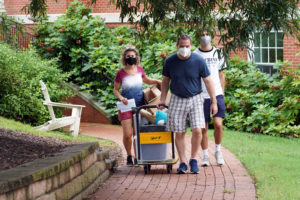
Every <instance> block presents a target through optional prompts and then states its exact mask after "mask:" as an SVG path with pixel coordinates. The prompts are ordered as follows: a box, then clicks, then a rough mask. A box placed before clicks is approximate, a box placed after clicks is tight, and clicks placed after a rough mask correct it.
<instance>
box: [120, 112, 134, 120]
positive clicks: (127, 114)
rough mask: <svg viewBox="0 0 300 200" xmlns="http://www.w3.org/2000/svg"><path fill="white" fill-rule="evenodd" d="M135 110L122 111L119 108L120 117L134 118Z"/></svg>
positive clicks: (123, 118) (121, 118)
mask: <svg viewBox="0 0 300 200" xmlns="http://www.w3.org/2000/svg"><path fill="white" fill-rule="evenodd" d="M133 114H134V111H127V112H121V111H120V110H118V117H119V120H120V121H122V120H126V119H132V118H133Z"/></svg>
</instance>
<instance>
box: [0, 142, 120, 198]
mask: <svg viewBox="0 0 300 200" xmlns="http://www.w3.org/2000/svg"><path fill="white" fill-rule="evenodd" d="M98 147H99V144H98V143H85V144H76V145H73V146H71V147H68V148H65V149H64V150H63V152H60V153H57V154H55V156H53V157H48V158H46V159H37V160H35V161H33V162H29V163H26V164H23V165H20V166H18V167H16V168H12V169H9V170H4V171H1V172H0V200H27V199H37V200H62V199H64V200H65V199H75V200H80V199H83V198H84V197H86V196H87V195H88V194H90V193H92V192H94V191H95V190H96V189H97V187H98V186H99V185H100V184H101V183H102V182H103V181H105V180H106V179H107V178H108V177H109V175H110V173H111V171H112V170H113V167H114V166H115V165H116V161H115V160H109V154H108V151H105V152H98V151H97V150H96V149H97V148H98Z"/></svg>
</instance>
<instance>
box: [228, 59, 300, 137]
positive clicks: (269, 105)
mask: <svg viewBox="0 0 300 200" xmlns="http://www.w3.org/2000/svg"><path fill="white" fill-rule="evenodd" d="M275 68H278V69H279V70H280V72H279V73H276V74H275V75H273V76H270V75H268V74H265V73H262V72H260V71H259V70H258V68H257V67H256V65H255V64H253V63H251V62H247V61H245V60H242V59H240V58H238V57H235V58H233V59H232V60H231V61H230V63H229V70H227V71H225V73H226V90H225V94H226V95H225V103H226V106H227V117H226V118H225V120H224V122H225V125H226V126H227V127H229V128H234V129H236V130H240V131H248V132H257V133H263V134H269V135H277V136H295V137H298V134H299V132H300V126H299V122H300V113H299V110H300V103H299V102H300V80H299V77H300V76H299V70H297V69H292V68H289V63H286V62H285V63H278V64H277V65H276V66H275Z"/></svg>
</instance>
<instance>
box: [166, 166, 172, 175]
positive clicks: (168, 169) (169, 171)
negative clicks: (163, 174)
mask: <svg viewBox="0 0 300 200" xmlns="http://www.w3.org/2000/svg"><path fill="white" fill-rule="evenodd" d="M171 171H172V165H167V172H168V174H170V173H171Z"/></svg>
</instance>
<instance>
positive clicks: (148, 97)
mask: <svg viewBox="0 0 300 200" xmlns="http://www.w3.org/2000/svg"><path fill="white" fill-rule="evenodd" d="M143 92H144V98H145V102H146V104H148V103H149V102H150V101H152V100H153V99H155V98H156V97H160V95H161V91H160V90H159V89H158V88H157V87H156V86H152V87H151V88H147V89H145V90H144V91H143Z"/></svg>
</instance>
